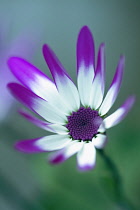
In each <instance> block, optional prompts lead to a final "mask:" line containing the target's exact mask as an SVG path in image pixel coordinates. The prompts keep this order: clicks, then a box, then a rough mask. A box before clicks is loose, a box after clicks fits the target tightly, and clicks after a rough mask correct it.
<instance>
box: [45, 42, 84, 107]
mask: <svg viewBox="0 0 140 210" xmlns="http://www.w3.org/2000/svg"><path fill="white" fill-rule="evenodd" d="M43 54H44V58H45V60H46V63H47V65H48V67H49V69H50V71H51V74H52V76H53V78H54V81H55V84H56V87H57V89H58V92H59V94H60V96H61V97H62V99H63V100H64V102H65V103H66V104H67V106H68V107H69V111H73V110H76V109H78V108H79V106H80V100H79V95H78V91H77V88H76V86H75V85H74V84H73V82H72V80H71V79H70V77H69V75H68V74H67V72H66V71H65V69H64V67H63V66H62V64H61V63H60V61H59V60H58V58H57V57H56V55H55V54H54V52H53V51H52V50H51V49H50V47H49V46H48V45H44V46H43Z"/></svg>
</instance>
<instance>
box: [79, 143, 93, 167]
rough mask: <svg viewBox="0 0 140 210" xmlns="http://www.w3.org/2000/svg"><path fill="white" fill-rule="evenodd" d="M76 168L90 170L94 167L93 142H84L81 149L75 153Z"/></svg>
mask: <svg viewBox="0 0 140 210" xmlns="http://www.w3.org/2000/svg"><path fill="white" fill-rule="evenodd" d="M77 161H78V168H79V169H80V170H83V171H85V170H90V169H92V168H93V167H95V163H96V150H95V147H94V144H93V142H89V143H86V142H85V143H84V144H83V147H82V149H81V150H80V151H79V152H78V154H77Z"/></svg>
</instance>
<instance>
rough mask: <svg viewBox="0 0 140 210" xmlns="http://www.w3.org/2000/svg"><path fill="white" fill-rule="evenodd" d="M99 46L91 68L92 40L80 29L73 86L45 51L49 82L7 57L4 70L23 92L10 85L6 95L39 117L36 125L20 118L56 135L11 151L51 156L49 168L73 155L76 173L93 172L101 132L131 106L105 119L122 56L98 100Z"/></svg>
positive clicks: (102, 72) (129, 102)
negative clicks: (10, 71) (110, 80)
mask: <svg viewBox="0 0 140 210" xmlns="http://www.w3.org/2000/svg"><path fill="white" fill-rule="evenodd" d="M104 48H105V46H104V44H101V45H100V47H99V52H98V58H97V66H96V68H95V61H94V60H95V58H94V57H95V52H94V40H93V37H92V34H91V32H90V30H89V28H88V27H87V26H84V27H83V28H82V29H81V31H80V33H79V36H78V41H77V83H78V88H77V87H76V86H75V85H74V83H73V81H72V79H71V78H70V76H69V75H68V73H67V72H66V70H65V69H64V67H63V66H62V64H61V63H60V61H59V60H58V58H57V57H56V55H55V54H54V52H53V51H52V50H51V48H50V47H49V46H48V45H46V44H45V45H44V46H43V54H44V58H45V60H46V63H47V65H48V67H49V69H50V71H51V74H52V77H53V79H54V82H53V81H52V80H51V79H50V78H49V77H47V76H46V75H45V74H44V73H42V72H41V71H40V70H38V69H37V68H36V67H35V66H33V65H31V64H30V63H28V62H27V61H25V60H23V59H22V58H18V57H11V58H10V59H9V61H8V64H9V67H10V69H11V70H12V72H13V74H14V75H15V76H16V78H17V79H18V80H19V81H20V82H21V83H22V84H23V85H24V86H25V87H23V86H21V85H20V84H16V83H10V84H9V85H8V87H9V89H10V91H11V93H12V94H13V95H14V96H15V97H16V98H17V99H18V100H19V101H20V102H21V103H23V104H24V105H25V106H26V107H28V108H29V109H31V110H32V111H33V112H35V113H37V114H38V115H40V116H41V117H42V118H44V120H42V119H41V120H40V119H38V118H36V117H34V116H32V115H31V114H29V113H28V112H25V111H21V112H20V114H21V115H22V116H24V117H25V118H26V119H27V120H29V121H30V122H32V123H34V124H35V125H37V126H39V127H41V128H43V129H45V130H47V131H50V132H54V133H56V134H54V135H49V136H45V137H40V138H36V139H28V140H22V141H19V142H17V143H16V148H17V149H18V150H20V151H22V152H27V153H34V152H49V151H55V152H54V153H52V154H51V155H50V157H49V161H50V162H51V163H54V164H56V163H61V162H63V161H65V160H66V159H67V158H69V157H70V156H72V155H74V154H76V153H77V163H78V168H79V169H80V170H89V169H92V168H94V166H95V163H96V148H97V149H102V148H103V147H104V146H105V144H106V142H107V137H106V129H108V128H110V127H113V126H114V125H116V124H118V123H119V122H120V121H121V120H122V119H123V118H124V117H125V116H126V114H127V113H128V111H129V110H130V109H131V107H132V105H133V103H134V100H135V99H134V96H130V97H129V98H128V99H127V100H126V101H125V102H124V104H123V105H122V106H121V107H120V108H119V109H117V110H116V111H115V112H114V113H113V114H111V115H110V116H107V113H108V111H109V109H110V108H111V107H112V105H113V103H114V102H115V100H116V98H117V95H118V92H119V89H120V85H121V81H122V76H123V69H124V62H125V60H124V56H121V57H120V60H119V63H118V66H117V68H116V72H115V75H114V78H113V81H112V83H111V85H110V88H109V90H108V92H107V94H106V96H105V98H104V99H103V96H104V89H105V50H104Z"/></svg>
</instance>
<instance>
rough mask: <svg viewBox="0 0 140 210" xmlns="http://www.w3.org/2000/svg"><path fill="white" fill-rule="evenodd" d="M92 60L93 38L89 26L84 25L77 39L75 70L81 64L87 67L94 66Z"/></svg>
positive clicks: (93, 58) (93, 57) (93, 55)
mask: <svg viewBox="0 0 140 210" xmlns="http://www.w3.org/2000/svg"><path fill="white" fill-rule="evenodd" d="M94 60H95V52H94V40H93V37H92V34H91V32H90V30H89V28H88V27H87V26H84V27H83V28H82V29H81V31H80V33H79V36H78V40H77V70H78V71H79V69H80V67H81V64H84V66H85V67H87V68H89V66H91V65H92V66H93V67H94Z"/></svg>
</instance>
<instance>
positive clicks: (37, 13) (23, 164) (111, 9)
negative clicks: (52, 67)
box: [0, 0, 140, 210]
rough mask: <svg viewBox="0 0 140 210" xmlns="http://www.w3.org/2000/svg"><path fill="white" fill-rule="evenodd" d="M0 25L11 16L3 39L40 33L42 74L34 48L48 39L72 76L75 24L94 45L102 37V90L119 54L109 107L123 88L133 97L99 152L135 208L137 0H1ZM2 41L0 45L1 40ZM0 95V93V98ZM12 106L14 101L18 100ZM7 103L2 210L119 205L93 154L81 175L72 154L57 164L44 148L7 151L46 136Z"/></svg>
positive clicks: (103, 209)
mask: <svg viewBox="0 0 140 210" xmlns="http://www.w3.org/2000/svg"><path fill="white" fill-rule="evenodd" d="M0 6H1V7H0V17H1V26H2V25H4V24H6V23H7V22H8V23H9V22H10V33H9V34H8V36H6V37H7V38H6V39H7V40H5V41H8V39H14V37H16V36H18V35H19V34H20V32H21V31H23V29H24V31H27V35H28V30H29V29H30V30H31V29H33V31H34V33H38V32H40V34H41V36H42V38H41V40H35V42H38V43H40V47H38V48H37V49H36V51H35V59H34V64H35V65H36V66H38V67H39V68H40V69H42V71H44V72H46V73H47V74H48V75H49V76H50V73H49V71H48V69H47V67H46V65H45V62H44V60H43V56H42V54H41V47H42V46H41V45H42V44H44V43H45V42H47V43H48V44H49V45H50V46H52V48H53V49H54V51H55V52H56V54H57V55H58V57H59V58H60V60H61V61H62V63H63V64H64V66H65V67H66V69H67V70H68V72H69V73H70V74H71V76H72V78H73V80H74V81H75V82H76V73H75V70H76V67H75V66H76V59H75V44H76V39H77V34H78V31H79V29H80V27H81V26H83V25H85V24H86V25H88V26H89V27H90V28H91V31H92V32H93V35H94V38H95V43H96V49H97V47H98V46H99V44H100V42H102V41H105V43H106V60H107V61H106V66H107V76H106V81H107V88H108V86H109V84H110V81H111V79H112V76H113V73H114V71H115V68H116V64H117V61H118V58H119V55H120V54H121V53H124V54H125V55H126V69H125V75H124V80H123V85H122V89H121V92H120V94H119V97H118V99H117V101H116V103H115V105H114V108H113V109H112V110H111V111H113V110H115V109H116V108H117V107H119V106H120V105H121V104H122V103H123V100H125V98H126V97H127V96H128V95H130V94H133V93H134V94H136V97H137V101H136V104H135V107H134V108H133V110H132V111H131V112H130V113H129V115H128V116H127V118H126V119H125V120H124V121H123V122H122V123H121V124H120V125H118V126H116V127H115V128H112V129H110V130H109V131H108V132H107V133H108V137H109V141H108V144H107V146H106V148H105V151H106V153H107V154H108V156H110V157H111V159H112V160H113V161H114V162H115V164H116V166H117V167H118V170H119V171H120V174H121V176H122V180H123V187H124V190H125V193H126V196H127V198H128V200H130V202H131V203H133V205H134V206H135V209H139V208H140V199H139V195H140V179H139V177H140V169H139V162H140V152H139V151H140V132H139V102H140V100H139V91H140V88H139V76H140V71H139V68H140V59H139V52H140V44H139V37H140V27H139V20H140V12H139V11H140V1H139V0H134V1H131V0H124V1H120V0H114V1H111V0H107V1H103V0H99V1H96V0H88V1H84V0H81V1H80V0H75V1H74V0H71V1H64V0H60V1H59V2H58V1H56V0H46V1H45V0H42V1H38V0H35V1H31V0H30V1H27V0H25V1H18V0H13V1H8V0H0ZM3 47H4V46H3ZM1 100H2V99H1ZM17 106H18V105H17ZM17 106H16V107H14V108H13V109H11V111H10V113H9V115H8V116H7V118H6V119H5V120H4V121H3V122H1V124H0V209H1V210H30V209H31V210H36V209H39V210H46V209H48V210H55V209H57V210H58V209H61V210H65V209H67V210H69V209H70V210H71V209H74V210H85V209H86V210H97V209H98V210H120V209H123V208H122V207H120V206H119V205H118V204H117V203H116V200H115V198H114V196H113V191H114V189H113V187H112V186H113V184H112V180H111V177H110V174H109V172H108V170H107V168H106V166H105V163H104V161H103V160H102V158H101V157H100V155H99V154H97V166H96V168H95V170H92V171H90V172H86V173H80V172H78V171H77V169H76V163H75V162H76V160H75V157H72V158H70V159H69V160H67V161H66V162H65V163H63V164H61V165H58V166H50V165H49V164H48V163H47V154H35V155H26V154H22V153H19V152H17V151H15V150H14V143H15V142H16V140H19V139H26V138H27V139H28V138H35V137H39V136H43V135H47V134H48V133H47V132H46V131H42V130H41V129H39V128H36V127H35V126H34V125H31V124H30V123H28V122H26V121H25V120H24V119H22V117H21V116H19V115H18V114H17V113H16V109H17V108H18V107H17Z"/></svg>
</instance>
